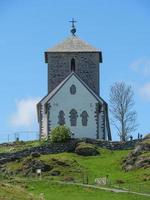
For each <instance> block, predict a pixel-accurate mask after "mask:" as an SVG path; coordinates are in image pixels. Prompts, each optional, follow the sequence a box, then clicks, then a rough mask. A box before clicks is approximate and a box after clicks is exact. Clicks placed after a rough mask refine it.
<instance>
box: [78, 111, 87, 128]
mask: <svg viewBox="0 0 150 200" xmlns="http://www.w3.org/2000/svg"><path fill="white" fill-rule="evenodd" d="M80 116H81V118H82V126H87V122H88V113H87V112H86V111H83V112H82V114H81V115H80Z"/></svg>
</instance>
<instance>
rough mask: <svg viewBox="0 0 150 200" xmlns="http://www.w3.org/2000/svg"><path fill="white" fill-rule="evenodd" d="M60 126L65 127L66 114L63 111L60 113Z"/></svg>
mask: <svg viewBox="0 0 150 200" xmlns="http://www.w3.org/2000/svg"><path fill="white" fill-rule="evenodd" d="M58 124H59V125H64V124H65V113H64V111H63V110H61V111H60V112H59V115H58Z"/></svg>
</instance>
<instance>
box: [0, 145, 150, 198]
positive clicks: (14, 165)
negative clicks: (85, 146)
mask: <svg viewBox="0 0 150 200" xmlns="http://www.w3.org/2000/svg"><path fill="white" fill-rule="evenodd" d="M28 145H29V144H28ZM35 145H38V144H37V143H36V144H35ZM99 151H100V155H98V156H91V157H83V156H79V155H76V154H74V153H60V154H49V155H41V157H39V158H35V159H40V160H43V161H44V162H46V163H48V164H54V169H55V170H59V171H61V175H60V176H57V177H52V176H51V175H50V172H45V173H44V172H43V173H42V180H38V181H37V177H36V175H32V177H31V176H30V177H23V176H22V175H21V174H17V175H16V176H15V178H17V177H18V178H19V179H20V181H21V182H23V183H24V184H25V185H26V188H24V189H23V192H22V194H23V193H24V198H25V197H26V196H27V198H28V194H27V191H28V192H29V193H33V195H35V198H34V199H36V197H39V196H40V194H41V193H43V194H44V197H45V200H49V199H50V200H58V199H62V200H63V199H65V200H70V199H71V200H74V199H78V200H80V199H82V200H84V199H86V200H91V199H94V200H96V199H100V200H107V199H111V200H120V199H121V200H130V199H131V200H134V199H135V200H145V199H148V197H142V196H137V195H132V194H124V193H113V192H107V191H103V190H98V189H90V188H83V187H79V186H73V185H70V186H68V185H59V184H56V183H55V182H54V181H57V180H64V178H65V177H69V176H70V177H73V178H74V179H75V181H76V182H81V183H82V182H83V176H88V180H89V184H94V180H95V178H99V177H104V176H108V178H109V181H110V183H111V186H110V187H113V188H115V187H117V186H118V185H117V184H116V182H117V181H118V180H122V181H123V182H124V183H123V184H120V187H121V188H127V189H128V188H129V189H130V190H133V191H138V192H145V193H148V192H149V191H150V179H149V180H148V179H147V181H145V177H146V178H147V177H149V176H150V169H148V168H147V169H143V168H141V169H138V170H133V171H130V172H125V171H123V170H122V167H121V162H122V159H123V158H124V157H126V156H127V155H128V153H129V152H130V150H121V151H109V150H107V149H99ZM146 155H149V153H146ZM29 158H31V157H27V158H23V159H22V160H21V161H15V162H10V163H7V164H6V167H7V169H8V171H12V172H13V171H15V170H17V169H21V168H22V167H23V163H26V162H27V161H28V159H29ZM54 158H55V159H56V160H57V159H58V160H61V161H64V162H65V163H68V164H69V165H68V166H66V167H64V166H61V165H57V164H56V163H52V160H53V159H54ZM4 181H6V180H4ZM17 185H18V184H17V183H16V188H15V186H13V187H14V191H15V190H16V192H15V195H16V194H17V193H18V192H19V189H18V186H17ZM2 189H3V191H1V190H2ZM1 194H3V195H7V190H6V188H2V187H0V195H1ZM8 194H9V193H8ZM19 195H21V194H18V198H14V199H13V198H11V199H12V200H20V199H21V200H24V199H23V198H21V197H20V198H19ZM12 196H13V194H12ZM29 196H30V195H29ZM0 197H1V196H0ZM39 198H40V197H39ZM41 198H42V197H41ZM8 199H9V198H8ZM0 200H1V198H0ZM25 200H26V199H25Z"/></svg>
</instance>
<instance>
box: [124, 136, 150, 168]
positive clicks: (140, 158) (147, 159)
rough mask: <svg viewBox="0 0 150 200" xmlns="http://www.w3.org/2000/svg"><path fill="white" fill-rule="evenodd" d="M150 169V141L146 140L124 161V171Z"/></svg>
mask: <svg viewBox="0 0 150 200" xmlns="http://www.w3.org/2000/svg"><path fill="white" fill-rule="evenodd" d="M142 167H143V168H148V167H150V139H144V140H143V141H142V142H140V143H139V144H138V145H137V146H136V147H135V148H134V150H133V151H132V152H131V153H129V155H128V156H127V157H126V158H125V159H124V160H123V169H124V170H125V171H130V170H133V169H138V168H142Z"/></svg>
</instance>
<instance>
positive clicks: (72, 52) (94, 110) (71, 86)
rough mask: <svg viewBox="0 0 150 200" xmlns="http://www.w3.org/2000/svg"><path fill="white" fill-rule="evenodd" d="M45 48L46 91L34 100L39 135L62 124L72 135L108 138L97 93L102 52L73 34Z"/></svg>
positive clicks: (103, 107)
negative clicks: (41, 97) (36, 109)
mask: <svg viewBox="0 0 150 200" xmlns="http://www.w3.org/2000/svg"><path fill="white" fill-rule="evenodd" d="M71 23H72V29H71V36H70V37H68V38H66V39H65V40H64V41H63V42H61V43H59V44H57V45H56V46H54V47H52V48H49V49H48V50H47V51H46V52H45V62H46V63H47V64H48V94H47V95H46V96H45V97H44V98H43V99H42V100H41V101H40V102H39V103H38V107H37V108H38V121H39V125H40V137H41V138H45V137H47V136H48V135H49V134H50V133H51V130H52V129H53V128H55V127H56V126H58V125H66V126H68V127H69V128H70V129H71V131H72V132H73V133H74V135H75V137H79V138H82V137H89V138H97V139H105V140H111V133H110V126H109V119H108V109H107V103H106V102H105V101H104V100H103V99H102V98H101V97H100V88H99V74H100V72H99V64H100V63H102V53H101V51H99V50H98V49H96V48H95V47H93V46H91V45H89V44H87V43H86V42H84V41H83V40H81V39H80V38H79V37H77V36H76V35H75V33H76V28H75V26H74V23H75V21H74V20H72V21H71Z"/></svg>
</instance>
